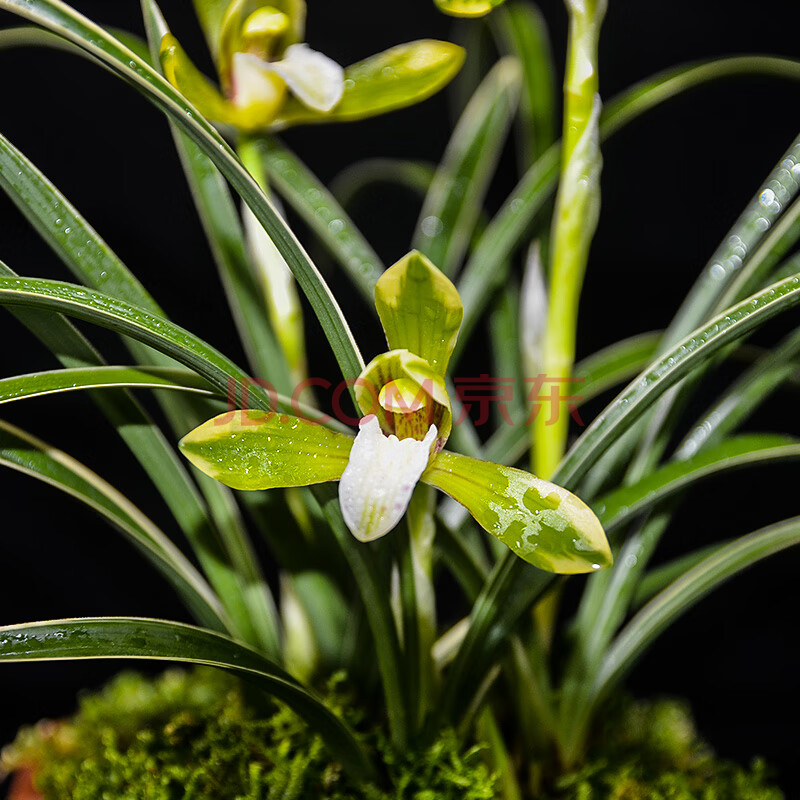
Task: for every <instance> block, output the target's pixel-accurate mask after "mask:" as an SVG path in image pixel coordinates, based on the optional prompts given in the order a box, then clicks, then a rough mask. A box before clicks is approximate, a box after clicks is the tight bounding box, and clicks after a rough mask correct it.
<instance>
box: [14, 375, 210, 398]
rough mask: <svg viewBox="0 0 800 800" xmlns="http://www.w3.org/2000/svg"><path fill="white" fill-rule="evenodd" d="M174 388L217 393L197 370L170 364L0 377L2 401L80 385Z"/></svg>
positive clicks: (203, 393)
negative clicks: (196, 372)
mask: <svg viewBox="0 0 800 800" xmlns="http://www.w3.org/2000/svg"><path fill="white" fill-rule="evenodd" d="M113 387H123V388H126V389H172V390H178V391H182V392H192V393H194V394H200V395H205V396H214V395H215V392H214V391H213V390H211V389H210V388H209V386H208V383H207V382H206V381H204V380H203V379H202V378H200V377H198V376H197V375H196V374H195V373H194V372H190V371H189V370H184V369H170V368H168V367H83V368H76V369H59V370H53V371H51V372H34V373H32V374H30V375H17V376H15V377H13V378H4V379H0V404H2V403H11V402H13V401H14V400H22V399H25V398H29V397H41V396H42V395H47V394H55V393H58V392H72V391H75V390H78V389H109V388H113Z"/></svg>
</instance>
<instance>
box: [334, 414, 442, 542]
mask: <svg viewBox="0 0 800 800" xmlns="http://www.w3.org/2000/svg"><path fill="white" fill-rule="evenodd" d="M437 435H438V431H437V430H436V426H435V425H431V427H430V428H429V429H428V433H427V434H426V436H425V438H424V439H423V440H422V441H421V442H420V441H418V440H417V439H398V438H397V437H396V436H386V435H384V433H383V431H381V428H380V425H379V424H378V418H377V417H376V416H375V415H374V414H370V415H369V416H367V417H364V418H363V419H362V420H361V422H360V423H359V430H358V435H357V436H356V439H355V442H353V449H352V450H351V451H350V460H349V461H348V462H347V467H346V468H345V470H344V473H342V479H341V481H340V482H339V504H340V505H341V507H342V516H343V517H344V521H345V522H346V523H347V527H348V528H350V532H351V533H352V534H353V536H355V537H356V539H358V540H359V541H362V542H371V541H372V540H373V539H379V538H380V537H381V536H385V535H386V534H387V533H389V531H390V530H392V528H394V527H395V525H397V523H398V522H400V519H401V518H402V516H403V514H405V512H406V509H407V508H408V504H409V502H410V500H411V495H412V494H413V493H414V487H415V486H416V485H417V482H418V481H419V478H420V475H422V473H423V472H424V471H425V469H426V468H427V466H428V460H429V458H430V454H431V448H432V447H433V445H434V444H435V443H436V437H437Z"/></svg>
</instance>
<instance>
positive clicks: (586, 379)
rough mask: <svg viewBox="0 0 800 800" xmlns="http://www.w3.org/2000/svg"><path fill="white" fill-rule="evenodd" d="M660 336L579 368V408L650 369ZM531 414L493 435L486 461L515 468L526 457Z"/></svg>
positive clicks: (621, 345)
mask: <svg viewBox="0 0 800 800" xmlns="http://www.w3.org/2000/svg"><path fill="white" fill-rule="evenodd" d="M660 338H661V334H660V333H646V334H640V335H639V336H632V337H631V338H630V339H624V340H622V341H620V342H615V343H614V344H612V345H609V346H608V347H605V348H603V349H602V350H598V351H597V352H596V353H594V354H593V355H591V356H588V357H587V358H586V359H584V360H583V361H579V362H578V363H577V364H576V365H575V387H574V394H575V396H576V397H578V400H576V404H577V406H578V407H579V408H580V406H581V405H582V404H583V403H586V402H588V401H589V400H592V399H594V398H595V397H597V396H598V395H600V394H602V393H603V392H605V391H607V390H608V389H610V388H612V387H613V386H616V385H617V384H619V383H621V382H622V381H624V380H628V379H630V378H632V377H633V376H634V375H636V374H637V373H638V372H639V371H640V370H642V369H643V368H644V367H646V366H647V365H648V364H649V363H650V361H651V360H652V358H653V356H654V355H655V353H656V348H657V346H658V342H659V340H660ZM527 413H528V412H523V415H522V416H520V417H517V418H514V417H512V421H513V422H514V424H513V425H503V426H502V427H501V428H499V429H498V430H497V431H496V432H495V433H493V434H492V435H491V436H490V437H489V440H488V441H487V442H486V445H485V447H484V450H483V458H485V459H487V460H488V461H497V462H499V463H501V464H515V463H516V462H517V461H519V459H520V458H522V456H523V455H524V454H525V451H526V450H527V448H528V445H529V437H528V426H527V425H526V423H525V418H526V415H527Z"/></svg>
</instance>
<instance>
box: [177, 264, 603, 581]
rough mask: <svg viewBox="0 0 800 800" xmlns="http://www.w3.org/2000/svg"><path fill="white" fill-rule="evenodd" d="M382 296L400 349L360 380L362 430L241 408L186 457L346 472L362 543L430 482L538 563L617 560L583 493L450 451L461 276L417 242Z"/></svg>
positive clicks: (287, 473) (235, 470) (230, 464)
mask: <svg viewBox="0 0 800 800" xmlns="http://www.w3.org/2000/svg"><path fill="white" fill-rule="evenodd" d="M375 302H376V306H377V309H378V314H379V316H380V319H381V323H382V325H383V329H384V332H385V334H386V339H387V342H388V344H389V347H390V348H391V349H390V350H389V352H387V353H383V354H382V355H379V356H377V357H376V358H375V359H373V361H372V362H371V363H370V364H369V365H367V367H366V368H365V369H364V371H363V372H362V373H361V375H360V376H359V378H358V379H357V381H356V382H355V387H354V388H355V396H356V400H357V403H358V406H359V409H360V412H361V414H362V415H363V416H362V418H361V419H360V422H359V429H358V434H357V435H356V437H355V438H353V437H351V436H348V435H346V434H344V433H339V432H336V431H333V430H330V429H329V428H326V427H324V426H322V425H319V424H316V423H314V422H310V421H307V420H304V419H301V418H299V417H293V416H290V415H288V414H281V413H277V412H264V411H254V410H242V411H235V412H228V413H226V414H221V415H219V416H218V417H215V418H214V419H211V420H209V421H208V422H206V423H204V424H203V425H201V426H200V427H198V428H196V429H195V430H194V431H192V432H191V433H189V434H188V435H187V436H186V437H184V439H183V440H182V441H181V443H180V448H181V450H182V452H183V453H184V455H185V456H186V457H187V458H188V459H189V460H190V461H191V462H192V463H193V464H194V465H195V466H196V467H198V468H199V469H201V470H202V471H203V472H205V473H206V474H207V475H210V476H212V477H213V478H216V479H217V480H218V481H221V482H222V483H224V484H226V485H227V486H230V487H232V488H234V489H242V490H259V489H275V488H287V487H291V486H308V485H311V484H316V483H323V482H326V481H339V501H340V506H341V510H342V515H343V517H344V520H345V522H346V523H347V526H348V527H349V528H350V530H351V532H352V533H353V535H354V536H355V537H356V538H357V539H360V540H361V541H365V542H367V541H372V540H374V539H377V538H379V537H381V536H384V535H385V534H387V533H388V532H389V531H391V530H392V529H393V528H394V527H395V526H396V525H397V524H398V522H399V521H400V519H401V518H402V517H403V515H404V513H405V511H406V509H407V507H408V504H409V502H410V500H411V495H412V494H413V492H414V488H415V487H416V485H417V483H418V482H419V481H422V482H423V483H426V484H428V485H430V486H434V487H436V488H437V489H440V490H441V491H443V492H445V493H446V494H448V495H450V496H451V497H452V498H453V499H455V500H457V501H458V502H459V503H461V504H462V505H463V506H465V507H466V508H467V510H468V511H469V512H470V513H471V514H472V516H473V517H474V518H475V520H476V521H477V522H478V524H479V525H481V527H483V528H484V529H485V530H486V531H488V532H489V533H491V534H493V535H494V536H496V537H497V538H498V539H500V541H502V542H503V543H504V544H506V545H507V546H508V547H509V548H511V550H513V551H514V553H516V554H517V555H518V556H520V557H521V558H523V559H524V560H525V561H528V562H529V563H531V564H534V565H535V566H537V567H540V568H542V569H545V570H548V571H551V572H560V573H567V574H568V573H579V572H591V571H592V570H596V569H600V568H601V567H606V566H609V565H610V564H611V561H612V557H611V551H610V549H609V545H608V541H607V539H606V536H605V533H604V531H603V528H602V526H601V524H600V522H599V520H598V519H597V517H596V516H595V515H594V513H593V512H592V511H591V509H590V508H589V507H588V506H587V505H585V504H584V503H583V502H582V501H581V500H580V499H579V498H577V497H576V496H575V495H574V494H572V493H570V492H568V491H567V490H566V489H563V488H561V487H560V486H556V485H555V484H553V483H550V482H549V481H545V480H542V479H540V478H537V477H535V476H534V475H531V474H530V473H527V472H524V471H522V470H519V469H514V468H511V467H505V466H502V465H500V464H493V463H490V462H486V461H480V460H477V459H474V458H469V457H467V456H463V455H459V454H457V453H451V452H448V451H446V450H444V449H443V448H444V445H445V443H446V442H447V438H448V436H449V434H450V431H451V430H452V427H453V415H452V411H451V407H450V401H449V399H448V395H447V389H446V387H445V382H444V376H445V373H446V371H447V365H448V362H449V360H450V356H451V354H452V352H453V348H454V346H455V343H456V338H457V337H458V331H459V328H460V326H461V320H462V316H463V308H462V305H461V299H460V297H459V295H458V292H457V291H456V288H455V286H453V284H452V283H451V282H450V281H449V280H448V279H447V278H446V277H445V275H444V274H442V273H441V272H440V271H439V270H438V269H437V268H436V267H435V266H434V265H433V264H432V263H431V262H430V261H429V260H428V259H427V258H425V257H424V256H423V255H421V254H420V253H417V252H412V253H410V254H409V255H407V256H406V257H405V258H403V259H402V260H401V261H399V262H398V263H397V264H395V265H394V266H393V267H391V268H389V269H388V270H386V272H385V273H384V274H383V275H382V276H381V277H380V279H379V280H378V282H377V284H376V286H375Z"/></svg>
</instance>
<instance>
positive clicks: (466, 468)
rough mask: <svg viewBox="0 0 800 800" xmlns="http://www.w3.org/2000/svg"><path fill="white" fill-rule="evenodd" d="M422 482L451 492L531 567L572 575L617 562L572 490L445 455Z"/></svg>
mask: <svg viewBox="0 0 800 800" xmlns="http://www.w3.org/2000/svg"><path fill="white" fill-rule="evenodd" d="M421 480H422V481H423V482H424V483H427V484H429V485H430V486H435V487H436V488H437V489H441V491H443V492H445V493H446V494H449V495H450V497H452V498H453V499H454V500H457V501H458V502H459V503H461V505H463V506H464V507H465V508H466V509H467V510H468V511H469V512H470V514H472V516H473V517H474V518H475V520H476V521H477V522H478V524H479V525H480V526H481V527H482V528H484V529H485V530H486V531H488V532H489V533H491V534H492V535H493V536H496V537H497V538H498V539H499V540H500V541H501V542H503V544H505V545H506V546H508V547H509V548H510V549H511V550H512V551H513V552H514V553H515V554H516V555H518V556H519V557H520V558H521V559H523V560H524V561H527V562H528V563H529V564H533V565H534V566H535V567H539V569H543V570H547V571H548V572H558V573H562V574H566V575H572V574H576V573H580V572H594V571H595V570H598V569H601V568H602V567H608V566H611V563H612V561H613V559H612V556H611V549H610V547H609V545H608V540H607V539H606V535H605V532H604V531H603V526H602V525H601V524H600V520H598V519H597V517H596V516H595V514H594V512H593V511H592V510H591V509H590V508H589V506H587V505H586V504H585V503H584V502H583V501H582V500H580V499H579V498H578V497H576V496H575V495H574V494H572V493H571V492H568V491H567V490H566V489H563V488H562V487H560V486H556V485H555V484H554V483H550V482H549V481H544V480H542V479H541V478H537V477H535V476H534V475H531V474H530V473H529V472H523V471H522V470H519V469H514V468H512V467H504V466H501V465H500V464H494V463H492V462H491V461H478V460H477V459H474V458H469V457H467V456H462V455H458V454H456V453H448V452H442V453H439V455H438V456H437V457H436V458H435V459H434V460H433V462H432V463H431V465H430V466H429V467H428V469H427V470H426V471H425V472H424V473H423V474H422V478H421Z"/></svg>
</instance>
